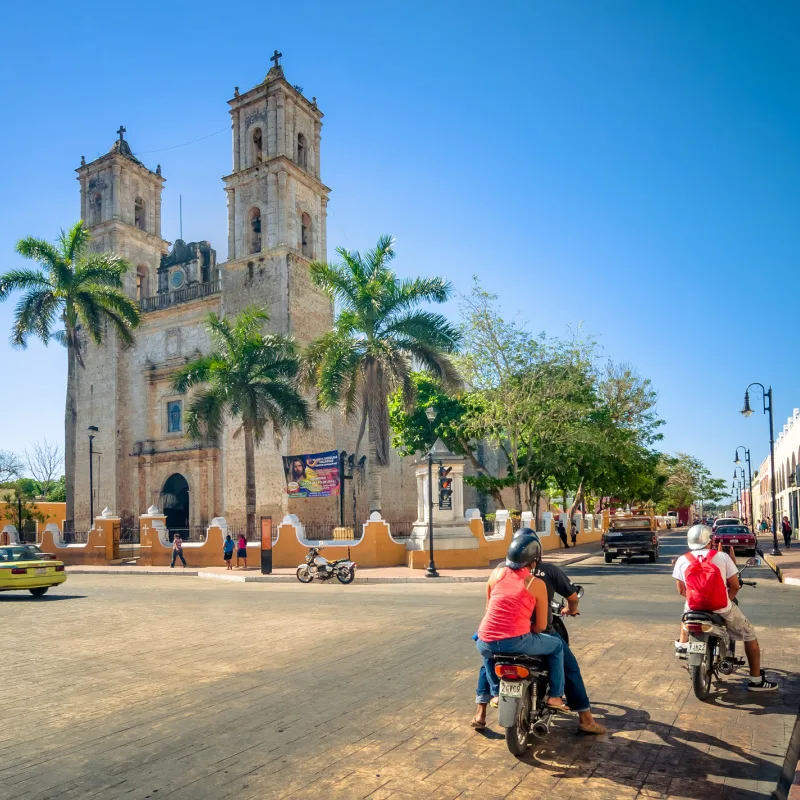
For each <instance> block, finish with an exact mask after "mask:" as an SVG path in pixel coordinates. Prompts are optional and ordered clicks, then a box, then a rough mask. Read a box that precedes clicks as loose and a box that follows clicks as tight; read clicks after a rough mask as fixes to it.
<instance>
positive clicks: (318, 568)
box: [295, 547, 358, 583]
mask: <svg viewBox="0 0 800 800" xmlns="http://www.w3.org/2000/svg"><path fill="white" fill-rule="evenodd" d="M356 566H358V565H357V564H356V563H355V561H351V560H350V548H349V547H348V548H347V558H340V559H337V560H336V561H329V560H328V559H327V558H325V556H321V555H320V554H319V548H318V547H310V548H309V549H308V553H307V554H306V560H305V563H304V564H300V566H299V567H298V568H297V572H296V573H295V574H296V575H297V580H299V581H300V583H311V581H313V580H314V578H316V579H317V580H319V581H323V582H324V581H329V580H330V579H331V578H334V577H335V578H336V580H338V581H339V583H352V582H353V581H354V580H355V577H356Z"/></svg>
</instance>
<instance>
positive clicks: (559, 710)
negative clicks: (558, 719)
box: [545, 703, 575, 716]
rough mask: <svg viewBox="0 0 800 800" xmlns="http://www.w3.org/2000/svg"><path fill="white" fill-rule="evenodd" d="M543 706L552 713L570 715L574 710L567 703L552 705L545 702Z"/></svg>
mask: <svg viewBox="0 0 800 800" xmlns="http://www.w3.org/2000/svg"><path fill="white" fill-rule="evenodd" d="M545 706H546V707H547V708H549V709H550V711H552V712H553V713H554V714H565V715H566V716H570V715H572V714H574V713H575V712H574V711H573V710H572V709H571V708H570V707H569V706H567V705H560V706H554V705H550V703H545Z"/></svg>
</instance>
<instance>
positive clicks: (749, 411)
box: [742, 389, 753, 417]
mask: <svg viewBox="0 0 800 800" xmlns="http://www.w3.org/2000/svg"><path fill="white" fill-rule="evenodd" d="M752 413H753V409H752V408H750V390H749V389H745V391H744V408H743V409H742V416H743V417H749V416H750V415H751V414H752Z"/></svg>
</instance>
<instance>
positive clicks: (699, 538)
mask: <svg viewBox="0 0 800 800" xmlns="http://www.w3.org/2000/svg"><path fill="white" fill-rule="evenodd" d="M686 540H687V542H688V543H689V549H690V550H704V549H705V548H706V547H708V545H709V543H710V542H711V528H709V527H708V525H692V527H691V528H689V532H688V533H687V534H686Z"/></svg>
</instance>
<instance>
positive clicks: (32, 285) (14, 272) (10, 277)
mask: <svg viewBox="0 0 800 800" xmlns="http://www.w3.org/2000/svg"><path fill="white" fill-rule="evenodd" d="M52 288H53V287H52V285H51V284H50V281H48V280H47V275H45V274H44V273H43V272H39V271H37V270H33V269H11V270H9V271H8V272H6V273H5V274H4V275H2V276H0V301H2V300H5V299H7V298H8V296H9V294H11V292H18V291H25V290H26V289H51V290H52Z"/></svg>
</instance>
